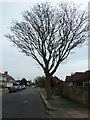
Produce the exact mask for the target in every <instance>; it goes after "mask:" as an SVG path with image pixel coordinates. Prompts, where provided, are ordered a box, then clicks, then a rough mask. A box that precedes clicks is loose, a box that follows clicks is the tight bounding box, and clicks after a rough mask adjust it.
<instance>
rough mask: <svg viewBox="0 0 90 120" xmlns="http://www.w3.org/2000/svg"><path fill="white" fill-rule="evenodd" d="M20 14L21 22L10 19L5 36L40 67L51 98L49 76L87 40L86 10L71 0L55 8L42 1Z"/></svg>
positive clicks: (48, 97) (48, 95)
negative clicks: (79, 7)
mask: <svg viewBox="0 0 90 120" xmlns="http://www.w3.org/2000/svg"><path fill="white" fill-rule="evenodd" d="M23 18H24V20H23V21H22V22H17V21H16V22H14V23H13V25H12V26H11V32H12V34H8V35H6V37H7V38H9V39H10V40H11V41H12V42H13V43H14V44H16V46H18V48H20V49H21V50H22V52H23V53H25V54H26V55H27V56H31V57H32V58H33V59H34V60H36V61H37V62H38V64H39V65H40V66H41V67H42V69H43V71H44V73H45V76H46V79H47V81H46V85H47V99H51V97H52V96H51V86H50V79H51V76H52V75H53V74H54V73H55V72H56V70H57V68H58V66H59V65H60V63H62V61H64V60H65V59H66V58H67V57H68V55H69V54H70V52H71V51H72V50H73V49H74V48H76V47H77V46H78V45H82V44H83V43H84V42H85V41H86V37H87V34H86V32H87V15H86V12H85V11H80V10H79V9H78V8H77V7H76V6H75V5H74V4H71V3H70V4H69V3H61V4H60V5H59V6H58V7H57V8H53V7H52V6H50V4H49V3H42V4H37V5H36V6H33V8H32V9H31V10H30V11H25V12H24V13H23Z"/></svg>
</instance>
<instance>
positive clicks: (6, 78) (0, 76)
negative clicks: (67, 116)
mask: <svg viewBox="0 0 90 120" xmlns="http://www.w3.org/2000/svg"><path fill="white" fill-rule="evenodd" d="M14 82H15V79H14V78H13V77H12V76H10V75H9V74H8V72H7V71H5V72H4V73H0V84H1V85H3V86H4V87H8V86H11V85H13V83H14Z"/></svg>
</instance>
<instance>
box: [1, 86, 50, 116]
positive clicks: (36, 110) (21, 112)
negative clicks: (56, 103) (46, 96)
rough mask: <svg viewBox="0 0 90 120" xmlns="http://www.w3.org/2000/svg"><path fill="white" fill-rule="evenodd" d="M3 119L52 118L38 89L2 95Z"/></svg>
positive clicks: (27, 89) (29, 88)
mask: <svg viewBox="0 0 90 120" xmlns="http://www.w3.org/2000/svg"><path fill="white" fill-rule="evenodd" d="M2 118H50V116H49V113H48V112H47V109H46V107H45V105H44V103H43V101H42V99H41V97H40V95H39V93H38V90H37V89H36V88H32V87H27V88H26V90H23V91H20V92H16V93H4V94H3V95H2Z"/></svg>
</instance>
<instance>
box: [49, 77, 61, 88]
mask: <svg viewBox="0 0 90 120" xmlns="http://www.w3.org/2000/svg"><path fill="white" fill-rule="evenodd" d="M62 82H63V81H62V80H60V79H59V78H58V77H57V76H54V77H51V86H52V87H58V86H60V85H61V84H62Z"/></svg>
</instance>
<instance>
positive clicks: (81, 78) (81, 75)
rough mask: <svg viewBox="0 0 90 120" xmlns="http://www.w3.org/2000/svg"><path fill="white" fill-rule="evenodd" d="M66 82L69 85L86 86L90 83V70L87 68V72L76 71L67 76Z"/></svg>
mask: <svg viewBox="0 0 90 120" xmlns="http://www.w3.org/2000/svg"><path fill="white" fill-rule="evenodd" d="M65 82H66V83H67V84H68V86H74V85H80V86H85V85H87V84H90V70H87V71H86V72H76V73H75V74H73V75H71V76H66V79H65Z"/></svg>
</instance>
